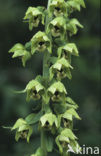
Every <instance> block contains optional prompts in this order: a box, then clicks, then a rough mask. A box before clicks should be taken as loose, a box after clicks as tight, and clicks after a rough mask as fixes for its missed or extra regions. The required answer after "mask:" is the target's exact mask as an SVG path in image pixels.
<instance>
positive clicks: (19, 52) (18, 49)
mask: <svg viewBox="0 0 101 156" xmlns="http://www.w3.org/2000/svg"><path fill="white" fill-rule="evenodd" d="M9 53H13V55H12V58H16V57H19V58H21V60H22V64H23V66H25V64H26V61H27V60H29V59H30V58H31V54H30V52H29V51H27V50H26V49H25V47H24V46H23V45H22V44H20V43H17V44H15V45H14V46H13V47H12V48H11V49H10V50H9Z"/></svg>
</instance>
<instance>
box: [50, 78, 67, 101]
mask: <svg viewBox="0 0 101 156" xmlns="http://www.w3.org/2000/svg"><path fill="white" fill-rule="evenodd" d="M48 94H49V95H50V97H51V100H52V101H56V102H59V101H61V100H64V98H65V95H66V94H67V91H66V89H65V87H64V85H63V84H62V83H61V82H60V81H58V82H55V83H53V84H52V85H51V86H50V87H49V88H48Z"/></svg>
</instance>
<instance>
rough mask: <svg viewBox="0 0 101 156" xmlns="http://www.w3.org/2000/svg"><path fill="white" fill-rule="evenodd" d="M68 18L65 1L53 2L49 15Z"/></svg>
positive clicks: (55, 0)
mask: <svg viewBox="0 0 101 156" xmlns="http://www.w3.org/2000/svg"><path fill="white" fill-rule="evenodd" d="M52 14H54V15H55V16H67V7H66V3H65V1H64V0H53V1H52V3H51V4H50V6H49V15H50V16H52Z"/></svg>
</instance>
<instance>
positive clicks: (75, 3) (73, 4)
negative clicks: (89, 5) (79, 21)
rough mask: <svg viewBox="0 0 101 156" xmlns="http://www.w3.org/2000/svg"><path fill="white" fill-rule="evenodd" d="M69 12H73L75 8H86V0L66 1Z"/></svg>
mask: <svg viewBox="0 0 101 156" xmlns="http://www.w3.org/2000/svg"><path fill="white" fill-rule="evenodd" d="M66 4H67V10H68V13H72V12H73V11H75V10H78V11H80V7H81V6H82V7H83V8H85V3H84V0H69V1H67V2H66Z"/></svg>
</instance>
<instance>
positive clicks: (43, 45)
mask: <svg viewBox="0 0 101 156" xmlns="http://www.w3.org/2000/svg"><path fill="white" fill-rule="evenodd" d="M45 50H48V51H49V52H50V53H51V41H50V39H49V38H48V37H47V35H46V34H45V33H44V32H41V31H39V32H38V33H36V34H35V35H34V36H33V38H32V39H31V52H32V54H34V53H35V52H36V51H39V52H43V51H45Z"/></svg>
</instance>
